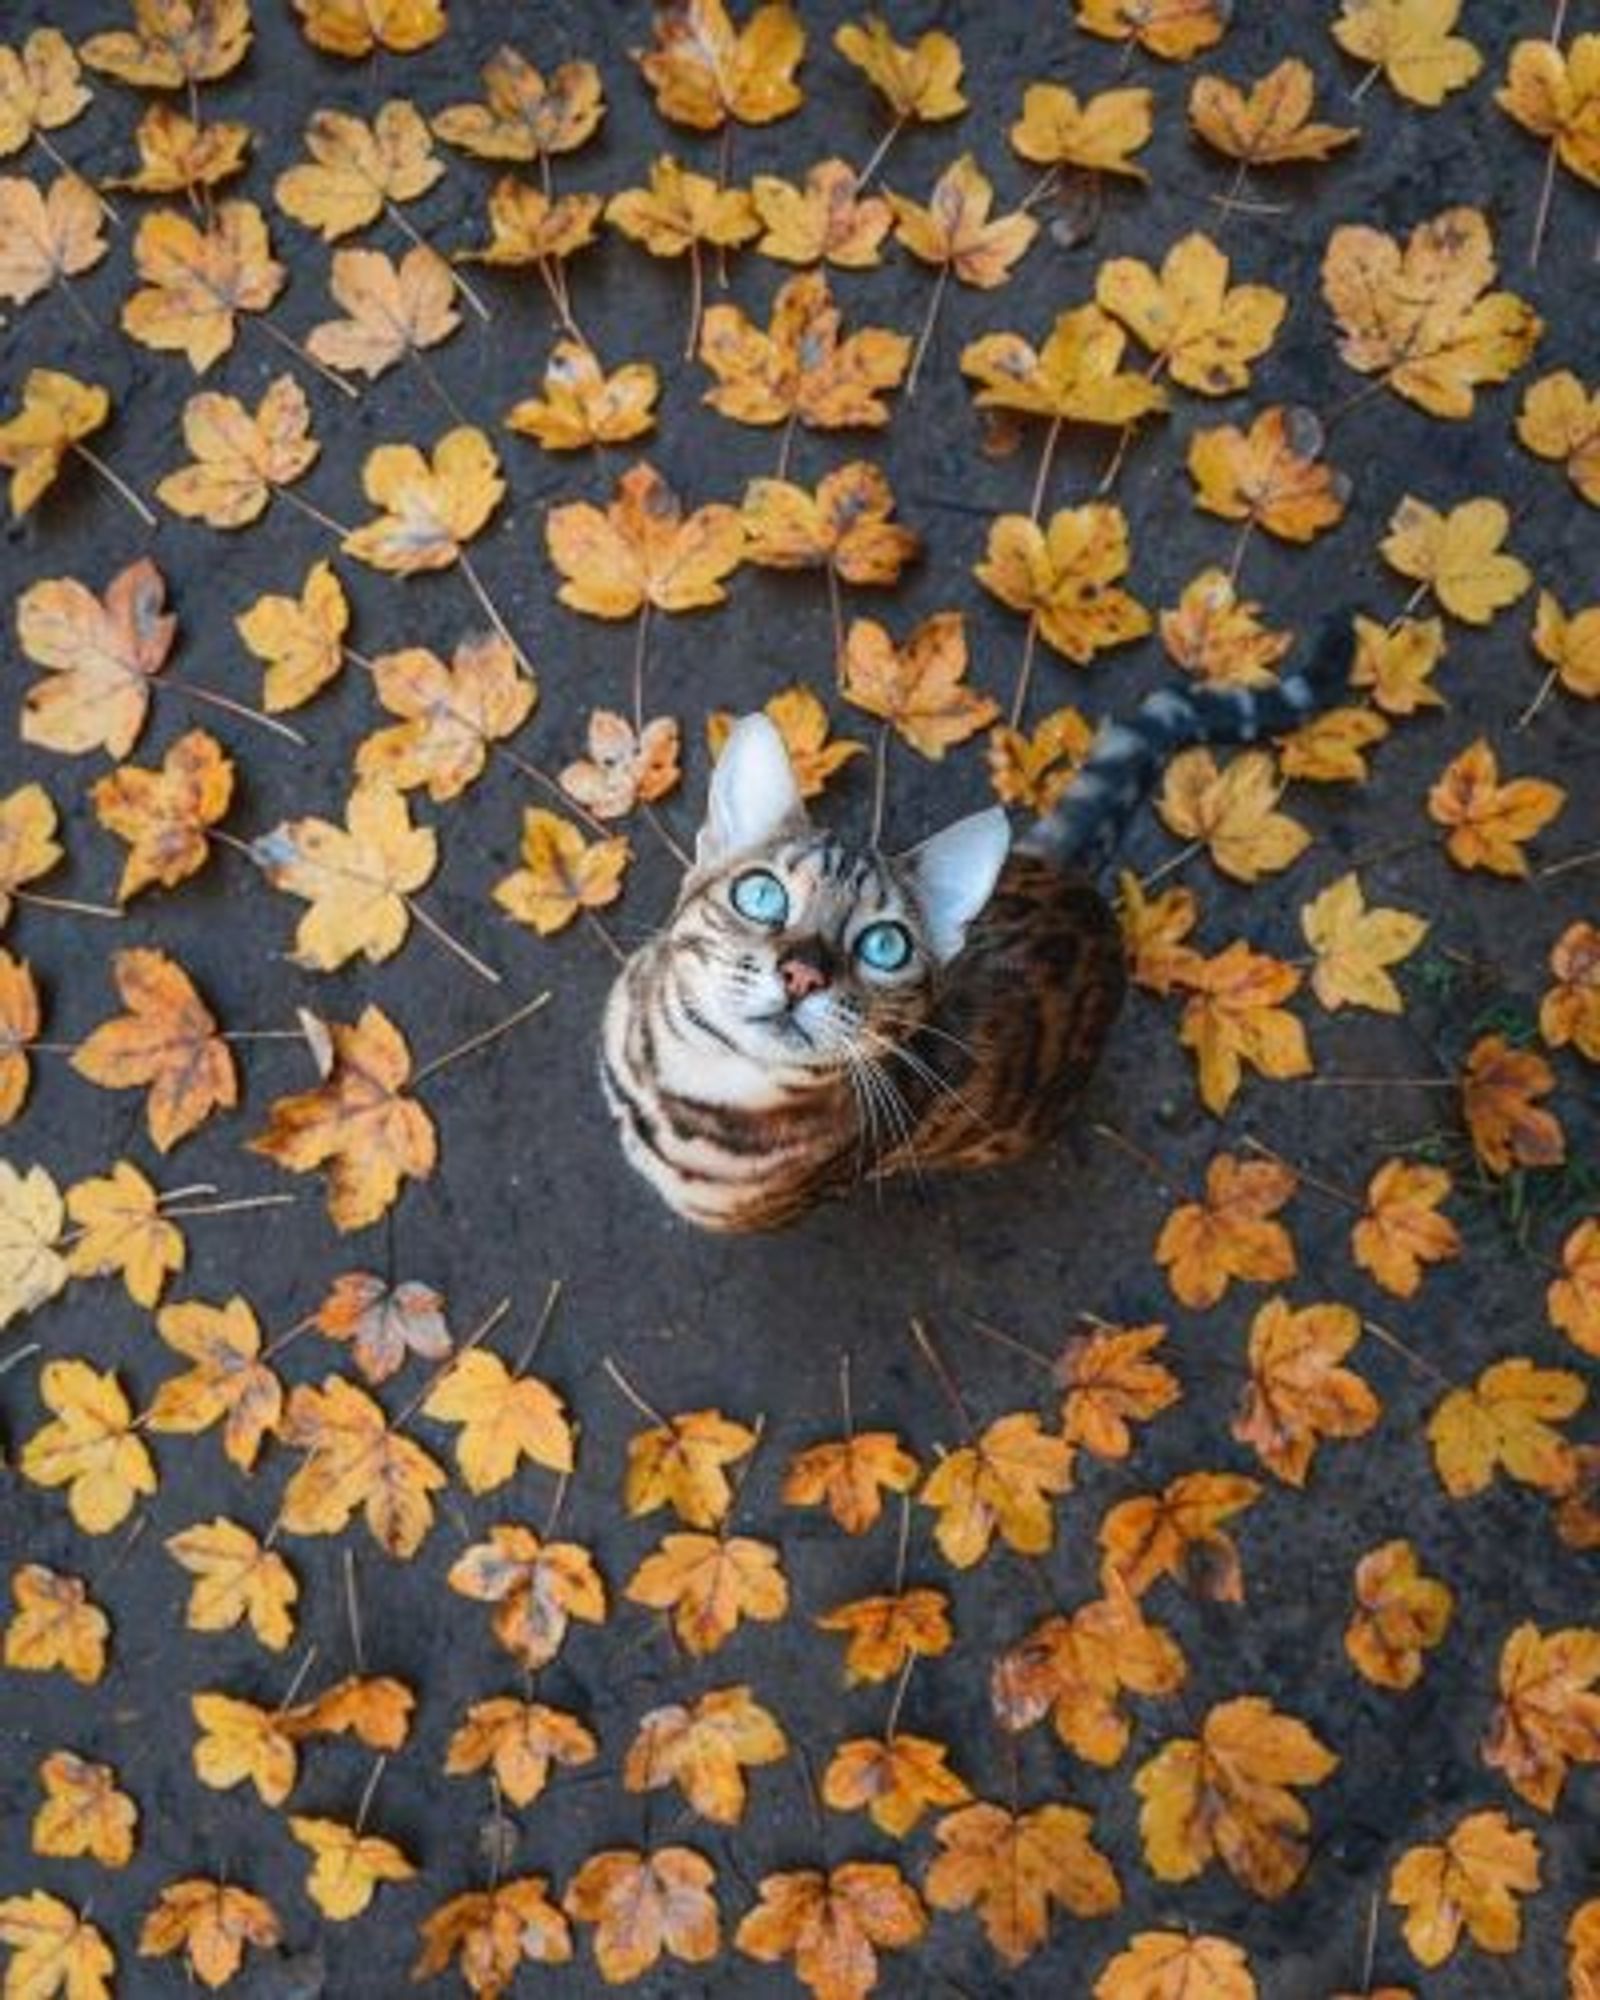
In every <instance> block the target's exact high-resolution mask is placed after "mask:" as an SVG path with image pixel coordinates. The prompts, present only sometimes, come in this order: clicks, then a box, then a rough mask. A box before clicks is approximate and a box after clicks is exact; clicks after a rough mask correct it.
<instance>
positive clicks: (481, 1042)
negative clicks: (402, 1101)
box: [411, 991, 550, 1089]
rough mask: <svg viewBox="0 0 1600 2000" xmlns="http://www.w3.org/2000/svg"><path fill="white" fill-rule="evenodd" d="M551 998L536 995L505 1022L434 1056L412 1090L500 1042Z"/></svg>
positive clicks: (418, 1073)
mask: <svg viewBox="0 0 1600 2000" xmlns="http://www.w3.org/2000/svg"><path fill="white" fill-rule="evenodd" d="M549 998H550V995H549V992H548V991H546V992H543V993H537V994H535V995H534V997H533V998H532V999H531V1000H529V1001H527V1002H526V1003H525V1004H524V1005H523V1006H521V1007H519V1008H518V1009H517V1010H516V1012H515V1013H514V1014H507V1015H506V1017H505V1019H504V1020H503V1021H496V1022H495V1023H494V1024H493V1025H492V1026H491V1027H487V1028H483V1029H480V1031H479V1032H478V1033H477V1034H475V1035H469V1036H468V1037H467V1039H466V1040H465V1041H464V1042H457V1043H456V1045H455V1047H454V1048H449V1049H446V1050H445V1052H444V1053H443V1055H437V1056H434V1057H433V1058H432V1060H431V1061H429V1062H425V1063H424V1064H423V1065H422V1067H421V1069H419V1070H417V1071H416V1073H415V1074H414V1075H413V1076H412V1079H411V1083H412V1088H413V1089H414V1088H415V1087H416V1086H417V1085H418V1084H419V1083H421V1082H422V1081H423V1080H424V1079H425V1078H426V1077H430V1076H437V1075H438V1073H439V1071H440V1070H442V1069H444V1068H445V1067H446V1066H447V1065H448V1064H450V1063H453V1062H457V1061H459V1060H460V1058H461V1057H462V1056H470V1055H472V1054H474V1053H475V1052H476V1051H477V1050H479V1049H482V1048H487V1047H488V1045H489V1043H490V1042H496V1041H498V1040H499V1039H500V1037H501V1036H502V1035H504V1034H509V1033H510V1031H511V1030H512V1029H513V1028H515V1027H518V1026H520V1025H521V1023H522V1022H524V1021H526V1020H529V1019H531V1018H532V1016H533V1015H535V1014H537V1013H538V1011H539V1009H540V1008H541V1007H543V1006H544V1005H546V1003H547V1002H548V1001H549Z"/></svg>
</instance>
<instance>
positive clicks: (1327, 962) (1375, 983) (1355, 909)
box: [1300, 874, 1428, 1014]
mask: <svg viewBox="0 0 1600 2000" xmlns="http://www.w3.org/2000/svg"><path fill="white" fill-rule="evenodd" d="M1300 929H1301V932H1302V934H1303V935H1304V937H1305V941H1306V943H1307V944H1308V945H1310V947H1311V949H1312V952H1313V953H1314V954H1315V957H1316V964H1315V965H1314V966H1313V967H1312V970H1311V990H1312V992H1313V993H1315V994H1316V996H1317V998H1318V999H1319V1000H1320V1001H1321V1002H1322V1004H1323V1006H1324V1007H1326V1008H1327V1009H1328V1011H1329V1012H1330V1013H1336V1012H1337V1011H1338V1009H1339V1008H1341V1007H1369V1008H1371V1009H1372V1010H1373V1011H1374V1012H1375V1013H1379V1014H1399V1013H1401V1012H1403V1011H1404V1006H1405V1002H1404V1000H1403V999H1402V997H1401V993H1400V989H1399V987H1398V986H1396V985H1395V983H1394V981H1393V980H1392V979H1391V978H1390V977H1389V974H1388V971H1387V970H1386V968H1387V967H1388V966H1391V965H1397V964H1399V963H1400V961H1401V960H1402V959H1406V958H1409V957H1410V956H1411V954H1412V953H1413V952H1414V951H1415V950H1416V949H1417V947H1418V945H1420V944H1421V942H1422V940H1423V939H1424V938H1425V937H1426V936H1427V934H1428V924H1427V922H1426V920H1425V919H1424V918H1422V917H1416V916H1412V915H1410V914H1409V913H1408V912H1407V911H1405V910H1384V909H1373V910H1369V909H1368V908H1367V906H1366V899H1365V897H1364V896H1363V895H1362V892H1361V883H1360V880H1359V878H1358V877H1357V876H1356V875H1354V874H1348V875H1341V876H1340V877H1339V879H1338V881H1336V882H1330V883H1329V885H1328V887H1327V888H1326V889H1324V890H1323V891H1322V892H1321V894H1320V895H1317V896H1314V897H1313V898H1312V900H1311V901H1310V902H1309V903H1307V904H1305V905H1304V907H1303V908H1302V909H1301V911H1300Z"/></svg>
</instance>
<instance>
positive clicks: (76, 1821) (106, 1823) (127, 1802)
mask: <svg viewBox="0 0 1600 2000" xmlns="http://www.w3.org/2000/svg"><path fill="white" fill-rule="evenodd" d="M39 1782H40V1784H41V1786H42V1787H43V1789H44V1803H43V1805H41V1806H40V1808H39V1810H38V1812H37V1813H35V1814H34V1819H33V1851H34V1853H35V1854H40V1855H54V1856H58V1857H61V1858H63V1859H66V1860H71V1859H73V1858H74V1857H75V1856H78V1855H87V1856H88V1857H89V1858H90V1859H91V1860H94V1861H98V1862H99V1864H100V1866H101V1867H102V1868H125V1867H126V1866H127V1865H128V1863H129V1862H130V1861H131V1860H132V1859H133V1850H134V1829H135V1828H136V1826H137V1825H138V1822H139V1809H138V1807H137V1806H136V1805H135V1804H134V1802H133V1800H132V1799H130V1798H129V1797H128V1795H127V1793H126V1792H124V1791H120V1790H119V1789H118V1787H117V1774H116V1772H115V1771H114V1770H113V1769H112V1768H111V1766H110V1765H109V1764H91V1763H88V1762H86V1761H85V1760H84V1759H83V1758H82V1757H78V1756H74V1754H73V1753H72V1752H71V1751H70V1750H56V1751H53V1752H52V1753H51V1754H50V1755H49V1756H48V1757H46V1758H45V1759H44V1761H43V1762H42V1763H41V1764H40V1766H39Z"/></svg>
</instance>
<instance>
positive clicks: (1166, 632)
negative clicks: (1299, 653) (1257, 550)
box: [1160, 569, 1294, 687]
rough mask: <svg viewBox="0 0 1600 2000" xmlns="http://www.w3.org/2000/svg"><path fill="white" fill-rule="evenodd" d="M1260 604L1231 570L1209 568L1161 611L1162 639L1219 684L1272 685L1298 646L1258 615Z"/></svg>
mask: <svg viewBox="0 0 1600 2000" xmlns="http://www.w3.org/2000/svg"><path fill="white" fill-rule="evenodd" d="M1260 609H1261V606H1260V605H1259V604H1256V603H1252V602H1251V601H1250V600H1248V599H1246V598H1241V597H1240V596H1239V595H1238V593H1237V592H1236V591H1235V589H1234V586H1233V582H1232V580H1231V578H1230V577H1229V576H1228V573H1227V571H1226V570H1221V569H1206V570H1202V571H1201V572H1200V574H1199V575H1198V576H1196V577H1193V578H1191V580H1190V581H1189V582H1188V583H1187V584H1185V585H1184V589H1183V595H1182V596H1181V597H1180V598H1179V600H1178V602H1177V604H1176V605H1175V606H1174V607H1173V609H1172V610H1171V611H1163V612H1162V614H1161V620H1160V627H1161V643H1162V645H1163V646H1165V647H1166V649H1167V652H1168V653H1169V655H1170V656H1171V658H1172V659H1173V660H1174V662H1175V663H1176V664H1177V665H1178V666H1180V667H1182V668H1183V669H1184V671H1185V672H1186V673H1191V674H1193V675H1195V676H1196V678H1197V679H1199V680H1202V681H1207V682H1211V683H1213V684H1215V685H1216V686H1218V687H1270V686H1271V685H1272V684H1273V682H1274V681H1275V680H1276V679H1277V674H1276V672H1275V669H1276V668H1277V665H1278V663H1279V661H1280V660H1282V658H1283V657H1284V655H1285V654H1286V653H1287V652H1288V650H1289V648H1290V647H1291V646H1292V645H1293V644H1294V638H1293V635H1292V634H1291V633H1288V632H1272V631H1269V630H1268V628H1267V627H1266V626H1265V625H1263V624H1262V623H1261V620H1260V618H1259V617H1258V616H1257V614H1258V612H1259V611H1260Z"/></svg>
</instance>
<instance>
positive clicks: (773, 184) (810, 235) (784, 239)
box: [750, 24, 894, 271]
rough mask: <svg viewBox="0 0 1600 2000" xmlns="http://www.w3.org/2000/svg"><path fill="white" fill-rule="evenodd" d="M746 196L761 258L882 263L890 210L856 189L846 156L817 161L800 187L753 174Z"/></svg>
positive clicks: (853, 266)
mask: <svg viewBox="0 0 1600 2000" xmlns="http://www.w3.org/2000/svg"><path fill="white" fill-rule="evenodd" d="M874 25H878V24H874ZM839 32H840V33H841V34H844V33H846V32H847V30H846V29H843V28H841V29H840V31H839ZM750 200H751V203H752V205H753V206H754V208H755V212H756V214H757V215H758V216H759V217H760V219H761V223H762V227H763V229H764V231H765V234H764V235H763V236H762V238H761V240H760V242H759V243H757V245H756V249H757V251H758V253H759V254H760V255H761V256H763V257H771V258H773V259H774V260H775V261H776V262H778V263H780V264H834V265H837V266H838V267H839V269H840V270H846V271H859V270H864V269H866V268H867V267H868V266H870V265H874V264H881V263H882V262H883V257H882V253H881V245H882V243H883V239H884V238H885V236H887V235H888V233H889V231H890V230H891V229H892V228H893V226H894V210H893V209H892V208H891V207H890V206H889V204H888V202H887V201H885V200H884V199H883V197H882V196H881V195H874V194H866V195H864V194H862V193H860V192H859V188H858V183H857V181H856V171H855V168H854V167H852V166H851V165H850V163H849V161H848V160H839V159H829V160H819V161H818V162H817V163H816V165H815V166H813V167H810V168H808V169H807V171H806V177H805V182H804V185H803V186H800V187H795V186H792V185H791V184H790V182H788V181H785V180H779V179H778V178H777V176H776V175H775V174H757V175H756V177H755V178H754V180H752V181H751V183H750Z"/></svg>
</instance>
